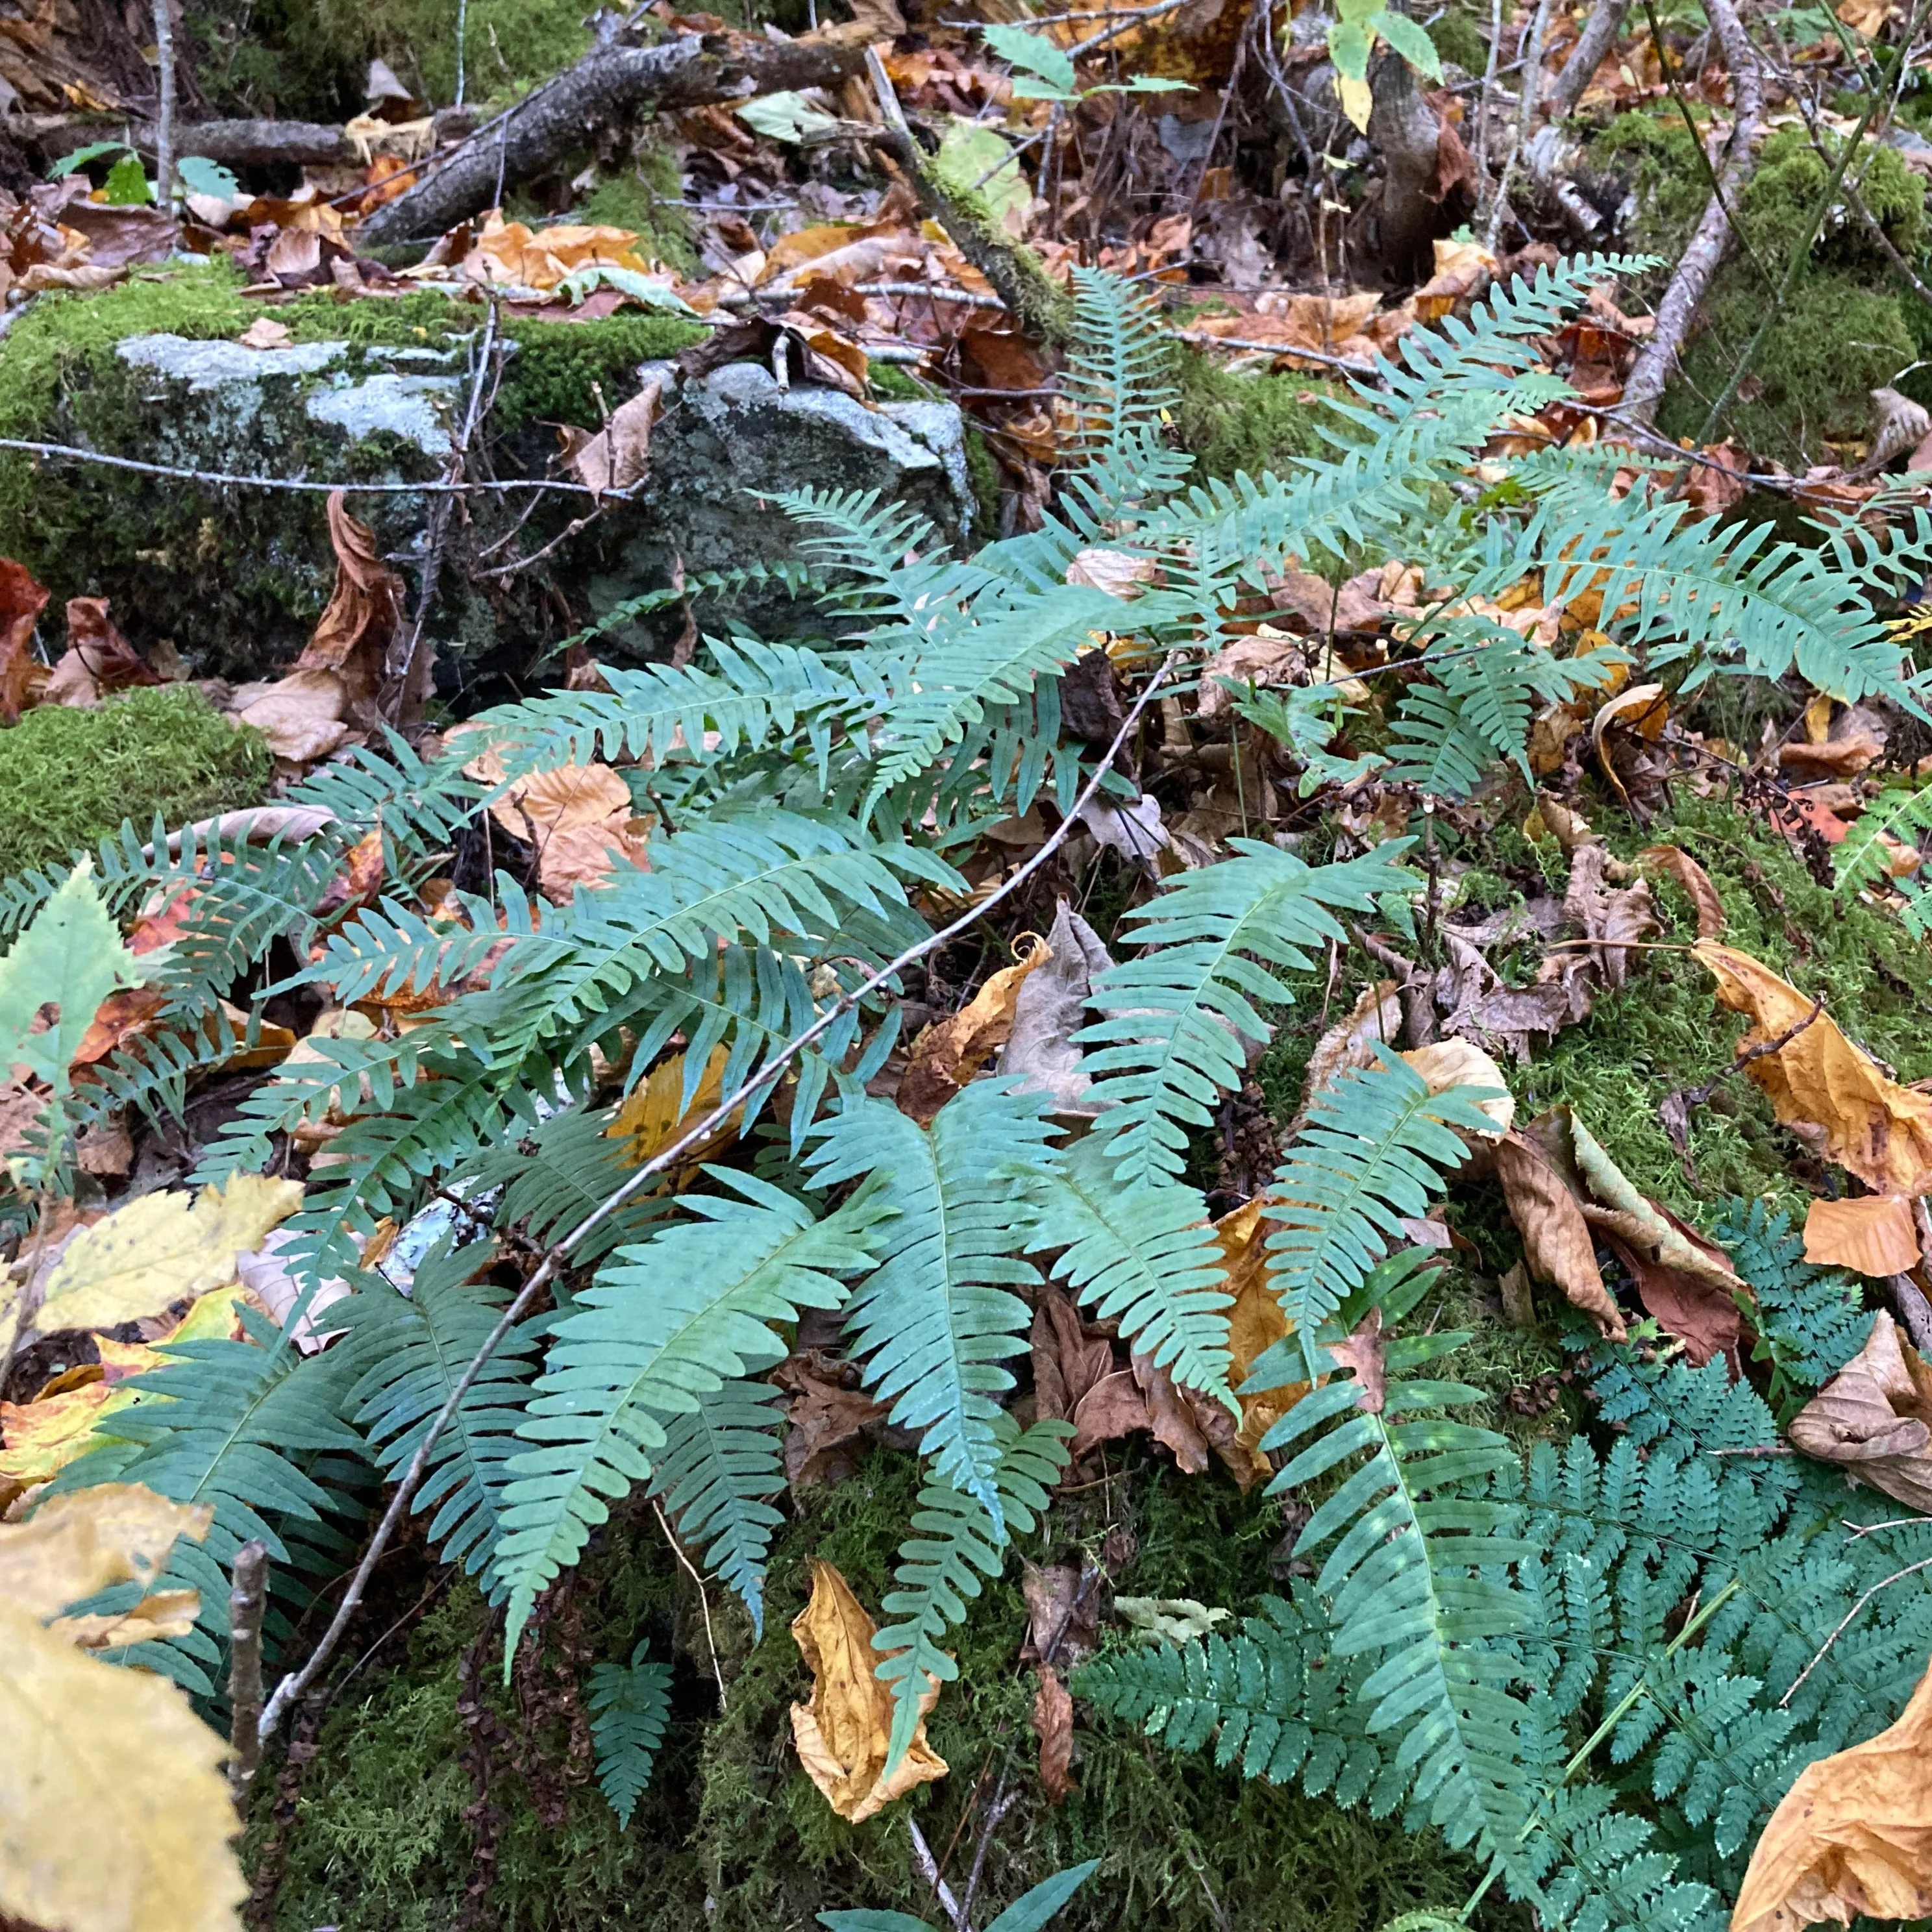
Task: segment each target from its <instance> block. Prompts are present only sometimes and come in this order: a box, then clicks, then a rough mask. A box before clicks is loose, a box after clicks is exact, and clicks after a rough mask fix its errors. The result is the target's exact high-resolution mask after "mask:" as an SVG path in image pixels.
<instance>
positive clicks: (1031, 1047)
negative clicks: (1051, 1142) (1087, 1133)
mask: <svg viewBox="0 0 1932 1932" xmlns="http://www.w3.org/2000/svg"><path fill="white" fill-rule="evenodd" d="M1046 944H1047V955H1048V956H1047V957H1046V959H1043V960H1042V961H1040V962H1039V963H1038V965H1037V968H1036V969H1035V970H1034V971H1031V972H1029V973H1028V975H1027V976H1026V978H1025V980H1024V981H1023V982H1022V984H1021V986H1020V988H1019V992H1018V994H1017V995H1016V996H1015V998H1014V1001H1013V1025H1012V1028H1011V1029H1010V1032H1009V1034H1008V1037H1007V1044H1006V1050H1005V1051H1004V1052H1003V1053H1002V1054H1001V1056H1000V1073H1001V1076H1002V1077H1003V1078H1010V1079H1013V1080H1016V1081H1017V1082H1019V1085H1020V1086H1021V1087H1022V1088H1027V1089H1031V1090H1034V1091H1040V1092H1044V1093H1048V1094H1052V1096H1053V1097H1054V1109H1053V1110H1054V1112H1055V1113H1058V1114H1068V1113H1074V1114H1077V1113H1081V1112H1085V1113H1086V1114H1088V1115H1092V1114H1093V1113H1094V1111H1095V1109H1093V1108H1091V1107H1088V1106H1084V1105H1083V1103H1084V1100H1085V1094H1086V1092H1087V1090H1088V1088H1089V1087H1091V1085H1093V1079H1092V1077H1091V1076H1090V1075H1089V1074H1088V1073H1087V1072H1086V1071H1085V1068H1084V1067H1083V1065H1082V1059H1083V1055H1082V1052H1081V1049H1079V1047H1077V1046H1075V1045H1074V1044H1073V1036H1074V1034H1076V1033H1078V1032H1079V1030H1080V1029H1081V1028H1082V1027H1083V1026H1085V1025H1086V1024H1087V1020H1088V1013H1087V996H1088V994H1089V993H1090V992H1091V991H1092V990H1093V983H1094V977H1095V976H1096V975H1097V974H1100V973H1104V972H1105V971H1106V970H1107V969H1108V968H1109V967H1110V966H1112V965H1113V963H1114V962H1113V959H1112V956H1111V955H1110V954H1109V953H1108V951H1107V948H1106V944H1105V943H1104V942H1103V941H1102V939H1101V938H1100V935H1099V934H1098V933H1097V932H1095V931H1094V929H1093V928H1092V927H1091V926H1089V925H1088V923H1087V922H1086V921H1085V919H1082V917H1081V916H1080V915H1079V913H1077V912H1076V911H1074V910H1073V908H1072V907H1070V906H1069V905H1068V904H1067V901H1065V900H1064V899H1063V900H1061V902H1060V905H1059V908H1058V910H1057V911H1056V912H1055V914H1054V919H1053V930H1052V932H1051V933H1050V934H1049V935H1048V937H1047V941H1046Z"/></svg>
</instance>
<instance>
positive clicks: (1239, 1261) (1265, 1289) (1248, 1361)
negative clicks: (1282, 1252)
mask: <svg viewBox="0 0 1932 1932" xmlns="http://www.w3.org/2000/svg"><path fill="white" fill-rule="evenodd" d="M1267 1205H1268V1204H1267V1202H1266V1201H1265V1199H1262V1198H1260V1197H1257V1198H1256V1199H1254V1200H1253V1201H1250V1202H1248V1203H1247V1205H1246V1206H1245V1207H1241V1208H1236V1209H1235V1211H1233V1212H1232V1214H1224V1215H1223V1216H1222V1217H1221V1218H1220V1220H1218V1221H1217V1222H1216V1223H1214V1233H1215V1237H1216V1238H1217V1241H1219V1242H1220V1247H1221V1262H1222V1265H1223V1268H1225V1269H1226V1271H1227V1279H1226V1282H1225V1283H1224V1284H1223V1286H1224V1287H1225V1289H1226V1292H1228V1293H1229V1295H1232V1296H1233V1297H1234V1304H1233V1306H1232V1307H1230V1308H1229V1310H1228V1355H1229V1371H1230V1373H1229V1381H1230V1382H1231V1383H1232V1385H1233V1386H1234V1389H1235V1400H1236V1401H1238V1403H1240V1404H1241V1427H1240V1428H1239V1429H1238V1430H1237V1431H1236V1433H1235V1441H1236V1442H1237V1443H1238V1444H1239V1445H1240V1446H1241V1451H1242V1453H1243V1454H1244V1455H1245V1456H1246V1457H1247V1459H1248V1462H1249V1463H1250V1466H1252V1467H1253V1470H1254V1472H1255V1474H1256V1475H1257V1476H1265V1475H1272V1474H1273V1472H1274V1466H1273V1464H1271V1463H1270V1462H1269V1460H1268V1458H1267V1457H1265V1455H1263V1454H1262V1452H1261V1450H1260V1448H1259V1444H1260V1442H1261V1439H1262V1437H1263V1436H1265V1435H1266V1434H1267V1433H1268V1431H1269V1430H1271V1429H1272V1428H1273V1427H1274V1425H1275V1424H1277V1422H1279V1421H1280V1420H1281V1418H1283V1416H1284V1415H1286V1414H1287V1413H1288V1412H1289V1410H1290V1409H1292V1408H1293V1407H1294V1406H1295V1404H1296V1403H1298V1402H1299V1401H1300V1400H1301V1398H1302V1397H1304V1396H1305V1395H1306V1394H1307V1393H1308V1391H1309V1390H1310V1388H1312V1387H1313V1384H1312V1383H1309V1382H1290V1383H1289V1384H1287V1385H1286V1386H1284V1387H1277V1388H1269V1389H1266V1390H1258V1391H1256V1392H1254V1393H1253V1394H1250V1393H1248V1392H1247V1391H1246V1390H1244V1388H1242V1386H1241V1385H1242V1383H1243V1382H1244V1380H1245V1379H1246V1377H1247V1373H1248V1371H1249V1370H1250V1369H1251V1368H1252V1367H1253V1366H1254V1364H1255V1363H1256V1361H1257V1360H1258V1359H1259V1358H1260V1356H1261V1355H1262V1354H1263V1352H1265V1351H1266V1350H1267V1349H1271V1348H1272V1347H1274V1345H1275V1343H1277V1342H1279V1341H1280V1340H1281V1339H1282V1337H1283V1336H1285V1335H1286V1334H1287V1333H1288V1317H1287V1316H1286V1315H1284V1314H1283V1313H1282V1307H1281V1299H1280V1296H1278V1295H1277V1294H1276V1293H1275V1292H1274V1289H1273V1287H1272V1286H1271V1285H1270V1283H1269V1280H1268V1236H1269V1235H1271V1234H1272V1233H1273V1232H1274V1227H1273V1225H1272V1224H1271V1223H1269V1222H1268V1221H1267V1220H1265V1219H1264V1216H1263V1211H1264V1209H1265V1208H1266V1206H1267Z"/></svg>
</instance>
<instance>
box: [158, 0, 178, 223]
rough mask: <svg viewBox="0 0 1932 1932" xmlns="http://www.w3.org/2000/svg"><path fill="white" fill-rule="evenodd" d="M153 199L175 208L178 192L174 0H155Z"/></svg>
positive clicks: (164, 206)
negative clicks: (176, 185) (176, 176)
mask: <svg viewBox="0 0 1932 1932" xmlns="http://www.w3.org/2000/svg"><path fill="white" fill-rule="evenodd" d="M154 85H155V87H156V89H157V91H158V92H159V95H160V99H159V100H158V101H157V102H156V104H155V110H154V199H155V200H156V201H157V202H159V203H160V205H161V206H162V207H163V208H169V207H172V205H173V203H174V195H175V20H174V0H154Z"/></svg>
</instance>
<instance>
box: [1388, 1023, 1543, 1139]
mask: <svg viewBox="0 0 1932 1932" xmlns="http://www.w3.org/2000/svg"><path fill="white" fill-rule="evenodd" d="M1396 1058H1397V1059H1398V1060H1403V1061H1407V1062H1408V1063H1409V1065H1410V1066H1411V1067H1414V1068H1415V1070H1416V1072H1417V1073H1418V1074H1420V1075H1421V1076H1422V1081H1423V1084H1424V1085H1425V1086H1426V1087H1427V1088H1428V1089H1429V1091H1430V1093H1432V1094H1446V1093H1447V1092H1448V1091H1449V1089H1450V1088H1452V1087H1476V1088H1488V1089H1489V1090H1490V1093H1491V1094H1492V1096H1493V1097H1492V1098H1491V1099H1489V1100H1478V1102H1477V1103H1475V1105H1476V1111H1477V1112H1478V1113H1480V1114H1487V1115H1488V1116H1489V1117H1490V1119H1491V1120H1493V1121H1495V1122H1496V1132H1497V1133H1499V1134H1505V1133H1508V1131H1509V1130H1510V1129H1511V1127H1514V1126H1515V1124H1516V1102H1515V1101H1514V1100H1512V1099H1511V1097H1510V1091H1509V1082H1508V1081H1507V1080H1505V1079H1504V1078H1503V1070H1502V1068H1501V1067H1499V1066H1498V1065H1497V1064H1496V1062H1495V1061H1493V1060H1492V1059H1491V1058H1490V1056H1489V1055H1487V1053H1485V1052H1484V1051H1483V1049H1481V1047H1480V1046H1477V1045H1476V1043H1475V1042H1474V1041H1473V1040H1463V1039H1452V1040H1437V1041H1436V1042H1434V1043H1433V1044H1432V1045H1430V1046H1418V1047H1414V1048H1412V1049H1410V1050H1409V1052H1406V1053H1399V1054H1397V1055H1396ZM1472 1131H1473V1130H1472Z"/></svg>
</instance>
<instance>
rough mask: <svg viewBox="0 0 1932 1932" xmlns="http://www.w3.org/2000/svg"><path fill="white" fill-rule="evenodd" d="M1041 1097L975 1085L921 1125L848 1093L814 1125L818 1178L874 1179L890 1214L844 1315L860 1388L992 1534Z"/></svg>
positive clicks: (1017, 1351) (1042, 1130) (1040, 1172)
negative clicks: (978, 1511)
mask: <svg viewBox="0 0 1932 1932" xmlns="http://www.w3.org/2000/svg"><path fill="white" fill-rule="evenodd" d="M1042 1107H1043V1097H1042V1096H1041V1095H1039V1094H1009V1093H1006V1092H1004V1091H1002V1090H1001V1085H1000V1083H999V1082H998V1081H996V1080H992V1081H976V1082H974V1083H973V1084H972V1085H970V1086H968V1088H966V1089H965V1091H964V1092H963V1093H961V1094H959V1095H957V1096H956V1097H955V1098H954V1099H953V1100H950V1101H949V1102H948V1103H947V1105H946V1106H944V1107H942V1108H941V1109H940V1111H939V1114H938V1118H936V1119H935V1121H933V1123H932V1126H931V1127H925V1128H922V1127H919V1126H918V1125H917V1124H916V1123H915V1122H913V1121H910V1120H909V1119H907V1117H906V1116H905V1115H903V1114H901V1112H899V1111H898V1109H897V1108H895V1107H890V1106H886V1104H885V1103H883V1101H879V1100H870V1099H865V1098H859V1099H856V1100H848V1101H847V1103H845V1105H844V1106H843V1107H842V1108H841V1110H840V1111H839V1112H838V1113H836V1114H835V1115H832V1118H831V1119H830V1120H829V1121H827V1122H826V1124H824V1125H823V1127H820V1128H819V1129H818V1130H817V1132H818V1133H819V1134H820V1136H821V1137H822V1139H821V1144H820V1146H819V1147H818V1148H817V1150H816V1151H814V1154H812V1156H811V1168H812V1169H813V1172H814V1181H815V1182H816V1184H817V1185H818V1186H819V1187H833V1186H835V1185H837V1184H838V1183H839V1182H841V1181H850V1180H854V1179H856V1178H858V1177H859V1176H860V1175H876V1176H877V1195H876V1197H875V1198H876V1199H877V1201H878V1202H879V1203H880V1205H881V1206H882V1207H883V1208H889V1209H890V1210H891V1211H892V1214H893V1219H892V1220H891V1221H889V1222H888V1223H886V1226H884V1227H883V1229H881V1230H880V1246H881V1247H882V1249H883V1254H882V1256H881V1259H880V1263H879V1265H878V1266H877V1268H876V1269H875V1270H874V1272H873V1273H872V1274H870V1275H869V1276H868V1277H867V1278H866V1280H865V1282H864V1283H862V1285H861V1286H860V1287H859V1290H858V1292H856V1294H855V1295H853V1298H852V1301H851V1304H850V1310H849V1311H848V1313H847V1325H848V1327H849V1328H850V1332H851V1334H852V1335H853V1340H854V1344H855V1347H856V1352H857V1353H858V1354H859V1355H860V1356H862V1358H864V1359H865V1381H866V1385H867V1386H868V1388H871V1389H873V1390H874V1391H876V1392H877V1395H878V1397H879V1399H880V1400H881V1401H882V1402H886V1403H889V1404H890V1405H891V1415H892V1421H894V1422H895V1423H897V1424H898V1425H899V1426H900V1427H901V1428H904V1429H910V1430H916V1431H917V1432H918V1433H919V1446H920V1448H921V1449H922V1451H924V1453H925V1454H926V1455H927V1456H929V1457H931V1458H932V1463H933V1466H934V1467H935V1470H936V1471H937V1472H938V1475H939V1476H940V1478H941V1479H942V1480H943V1481H945V1482H947V1483H949V1484H951V1485H952V1486H953V1487H954V1488H956V1489H957V1490H960V1491H961V1492H962V1493H963V1494H965V1495H967V1496H971V1497H974V1498H975V1499H977V1501H978V1502H979V1503H980V1506H981V1507H982V1508H983V1509H984V1511H986V1514H987V1516H988V1517H989V1518H990V1519H991V1520H992V1526H993V1534H994V1537H995V1541H1000V1540H1001V1535H1002V1532H1001V1502H1000V1496H999V1490H998V1465H999V1461H1000V1447H999V1436H998V1425H999V1422H1000V1420H1001V1417H1002V1416H1003V1415H1004V1411H1003V1410H1001V1408H1000V1406H999V1405H998V1402H997V1400H995V1398H996V1397H999V1396H1001V1395H1003V1394H1005V1393H1006V1391H1007V1390H1009V1389H1010V1388H1012V1387H1013V1376H1012V1375H1011V1374H1010V1373H1009V1372H1008V1371H1007V1370H1005V1369H1003V1368H1001V1367H999V1366H998V1364H1000V1363H1001V1361H1004V1360H1006V1359H1007V1358H1009V1357H1011V1356H1014V1355H1024V1354H1025V1352H1026V1347H1027V1344H1026V1340H1025V1336H1026V1331H1027V1328H1028V1324H1029V1322H1031V1319H1032V1310H1031V1309H1030V1308H1028V1306H1027V1304H1025V1302H1024V1301H1021V1300H1020V1299H1019V1297H1018V1296H1017V1295H1013V1294H1010V1293H1009V1292H1007V1291H1008V1290H1009V1289H1015V1288H1031V1287H1034V1286H1037V1284H1038V1283H1039V1280H1040V1276H1039V1274H1038V1272H1037V1270H1035V1269H1034V1267H1033V1266H1032V1265H1031V1263H1029V1262H1024V1261H1021V1260H1019V1259H1016V1256H1017V1253H1018V1252H1019V1250H1022V1248H1024V1247H1025V1244H1026V1238H1027V1235H1028V1224H1029V1220H1030V1215H1031V1210H1030V1206H1029V1201H1030V1197H1031V1193H1032V1191H1033V1190H1034V1188H1035V1187H1037V1184H1038V1183H1039V1182H1040V1180H1041V1179H1042V1178H1043V1176H1044V1175H1046V1173H1048V1172H1049V1171H1050V1170H1051V1169H1052V1167H1053V1166H1054V1165H1055V1157H1054V1154H1053V1152H1052V1149H1051V1148H1049V1146H1048V1145H1047V1136H1048V1135H1049V1133H1050V1132H1051V1131H1052V1128H1051V1124H1050V1123H1049V1121H1047V1120H1046V1118H1044V1117H1043V1113H1042Z"/></svg>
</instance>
